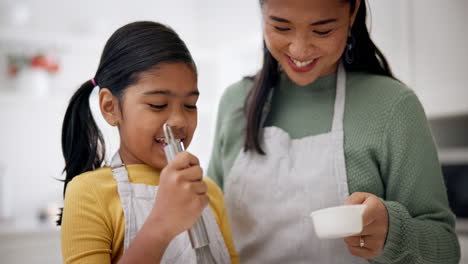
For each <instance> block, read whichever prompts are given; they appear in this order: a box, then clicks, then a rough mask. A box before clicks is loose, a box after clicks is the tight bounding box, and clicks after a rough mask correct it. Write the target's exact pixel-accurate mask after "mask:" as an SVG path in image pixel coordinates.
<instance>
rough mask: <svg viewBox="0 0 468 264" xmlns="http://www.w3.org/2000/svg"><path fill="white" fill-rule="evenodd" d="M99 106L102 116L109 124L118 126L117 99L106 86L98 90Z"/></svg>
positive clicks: (118, 111) (118, 110)
mask: <svg viewBox="0 0 468 264" xmlns="http://www.w3.org/2000/svg"><path fill="white" fill-rule="evenodd" d="M99 108H100V109H101V113H102V116H103V117H104V119H105V120H106V121H107V123H108V124H109V125H111V126H118V125H119V120H120V117H121V113H120V107H119V100H118V98H117V97H115V96H114V95H113V94H112V92H111V91H110V90H109V89H107V88H102V89H101V90H100V91H99Z"/></svg>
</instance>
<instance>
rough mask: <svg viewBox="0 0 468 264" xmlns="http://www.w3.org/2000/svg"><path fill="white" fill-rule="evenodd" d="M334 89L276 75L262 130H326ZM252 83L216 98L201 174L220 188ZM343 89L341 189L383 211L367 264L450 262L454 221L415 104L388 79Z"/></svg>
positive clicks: (454, 252)
mask: <svg viewBox="0 0 468 264" xmlns="http://www.w3.org/2000/svg"><path fill="white" fill-rule="evenodd" d="M335 84H336V75H330V76H327V77H323V78H320V79H318V80H317V81H315V82H314V83H312V84H310V85H308V86H304V87H302V86H298V85H297V84H294V83H293V82H292V81H291V80H289V79H288V78H287V77H286V76H285V75H284V74H283V75H282V76H281V80H280V83H279V85H278V87H275V92H274V96H273V101H272V108H271V112H270V114H269V115H268V117H267V120H266V124H265V125H266V126H276V127H280V128H281V129H283V130H285V131H287V132H288V133H289V134H290V136H291V137H292V138H302V137H305V136H311V135H317V134H320V133H325V132H328V131H330V130H331V125H332V117H333V105H334V100H335V92H336V90H335ZM252 85H253V83H252V81H250V80H248V79H244V80H242V81H240V82H238V83H235V84H233V85H232V86H230V87H229V88H227V90H226V91H225V92H224V95H223V96H222V98H221V102H220V105H219V111H218V120H217V125H216V135H215V142H214V146H213V152H212V157H211V161H210V164H209V168H208V171H207V174H208V175H209V176H210V177H211V178H212V179H214V180H215V181H216V182H217V183H218V185H219V186H221V187H223V184H224V182H226V181H225V177H228V174H229V171H230V169H231V167H232V166H233V163H234V161H235V159H236V157H237V156H238V154H239V152H240V151H242V148H243V144H244V138H245V134H244V133H245V127H246V119H245V116H244V114H243V106H244V101H245V97H246V95H247V93H248V91H249V90H250V89H251V87H252ZM346 87H347V88H346V104H345V115H344V138H345V142H344V151H345V159H346V171H347V177H348V185H349V191H350V193H353V192H368V193H372V194H375V195H377V196H379V197H381V199H382V200H383V201H384V203H385V206H386V208H387V210H388V213H389V231H388V235H387V240H386V242H385V247H384V250H383V252H382V254H381V255H380V256H378V257H376V258H375V259H373V260H371V261H370V262H371V263H405V264H406V263H444V264H449V263H458V261H459V258H460V247H459V244H458V240H457V237H456V235H455V232H454V225H455V218H454V215H453V214H452V212H451V210H450V209H449V206H448V201H447V195H446V189H445V186H444V182H443V177H442V172H441V168H440V164H439V162H438V158H437V153H436V148H435V145H434V141H433V138H432V135H431V132H430V129H429V127H428V123H427V120H426V116H425V113H424V110H423V108H422V106H421V104H420V102H419V100H418V98H417V97H416V95H415V94H414V93H413V91H412V90H410V89H408V88H407V87H406V86H405V85H403V84H402V83H400V82H398V81H396V80H393V79H391V78H388V77H384V76H379V75H372V74H367V73H348V74H347V81H346ZM252 177H254V176H253V175H252ZM252 202H254V201H252Z"/></svg>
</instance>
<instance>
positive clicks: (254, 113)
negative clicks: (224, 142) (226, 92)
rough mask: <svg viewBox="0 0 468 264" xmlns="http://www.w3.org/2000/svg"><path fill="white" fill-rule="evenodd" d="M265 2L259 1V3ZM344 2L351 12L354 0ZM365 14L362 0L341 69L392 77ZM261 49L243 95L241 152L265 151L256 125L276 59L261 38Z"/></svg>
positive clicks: (276, 76) (275, 70) (271, 84)
mask: <svg viewBox="0 0 468 264" xmlns="http://www.w3.org/2000/svg"><path fill="white" fill-rule="evenodd" d="M265 1H266V0H260V5H261V6H263V5H264V3H265ZM347 1H349V2H350V6H351V9H350V10H351V12H354V10H355V8H356V0H347ZM366 13H367V7H366V1H365V0H362V1H361V4H360V6H359V10H358V12H357V15H356V19H355V21H354V24H353V27H352V28H351V34H352V36H353V37H354V38H355V45H354V47H353V54H354V60H353V62H352V63H351V64H348V63H345V64H344V66H345V69H346V71H348V72H356V71H360V72H369V73H374V74H379V75H385V76H389V77H391V78H394V76H393V74H392V71H391V70H390V66H389V64H388V62H387V60H386V59H385V56H384V55H383V54H382V52H381V51H380V50H379V49H378V48H377V46H376V45H375V44H374V42H373V41H372V40H371V38H370V35H369V31H368V29H367V25H366ZM263 50H264V54H263V66H262V69H261V70H260V71H259V72H258V73H257V74H256V75H255V76H254V77H253V81H254V85H253V88H252V89H251V90H250V92H249V94H248V95H247V98H246V102H245V107H244V111H245V115H246V118H247V127H246V137H245V142H244V151H249V150H254V151H255V152H257V153H259V154H261V155H264V154H265V152H264V151H263V149H262V146H261V144H260V142H261V138H260V133H261V130H262V128H261V127H260V126H261V119H262V114H263V108H264V106H265V103H266V100H267V97H268V94H269V93H270V91H271V89H273V87H274V86H275V85H276V84H277V83H278V81H279V76H280V71H279V69H278V61H277V60H276V59H275V58H273V56H272V55H271V53H270V51H269V50H268V49H267V48H266V45H265V41H263Z"/></svg>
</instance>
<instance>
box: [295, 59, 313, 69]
mask: <svg viewBox="0 0 468 264" xmlns="http://www.w3.org/2000/svg"><path fill="white" fill-rule="evenodd" d="M291 60H292V61H293V62H294V64H295V65H296V66H297V67H305V66H307V65H309V64H311V63H312V62H314V61H315V59H312V60H308V61H298V60H295V59H293V58H291Z"/></svg>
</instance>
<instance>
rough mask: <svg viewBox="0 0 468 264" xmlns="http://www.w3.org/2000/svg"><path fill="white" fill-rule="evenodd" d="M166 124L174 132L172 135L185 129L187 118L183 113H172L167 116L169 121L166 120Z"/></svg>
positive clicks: (176, 111)
mask: <svg viewBox="0 0 468 264" xmlns="http://www.w3.org/2000/svg"><path fill="white" fill-rule="evenodd" d="M167 124H168V125H169V126H171V128H172V129H173V130H174V133H176V131H178V132H181V131H183V130H184V129H185V128H186V127H187V117H186V115H185V113H184V111H181V110H174V111H172V113H171V115H170V116H169V119H168V120H167Z"/></svg>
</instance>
